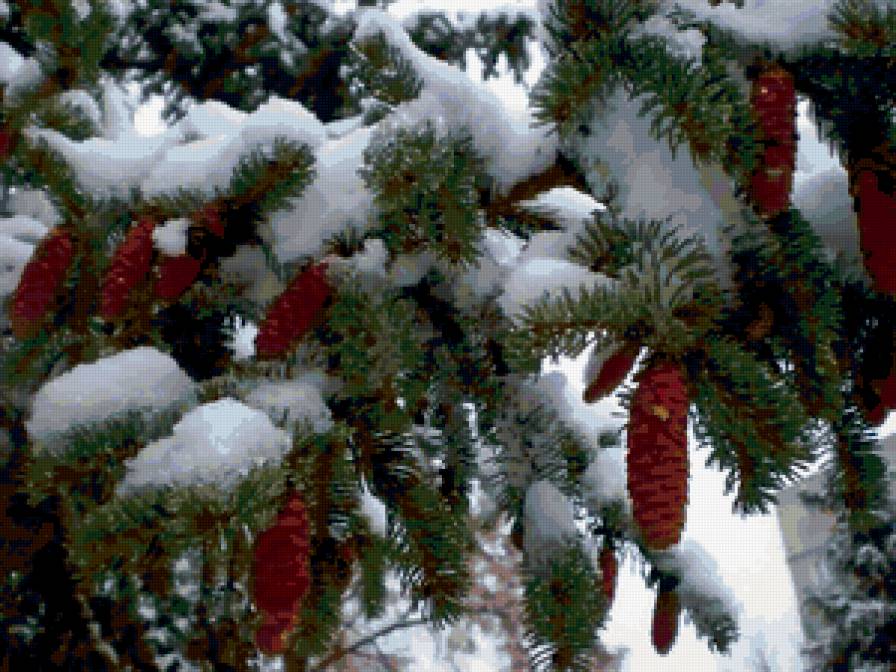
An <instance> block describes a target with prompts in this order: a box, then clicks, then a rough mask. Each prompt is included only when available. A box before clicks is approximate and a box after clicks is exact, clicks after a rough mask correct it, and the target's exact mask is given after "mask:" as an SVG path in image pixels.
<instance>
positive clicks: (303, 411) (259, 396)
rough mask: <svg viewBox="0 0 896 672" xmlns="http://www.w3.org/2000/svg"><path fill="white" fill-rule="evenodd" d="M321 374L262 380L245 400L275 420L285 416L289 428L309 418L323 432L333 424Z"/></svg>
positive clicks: (312, 425)
mask: <svg viewBox="0 0 896 672" xmlns="http://www.w3.org/2000/svg"><path fill="white" fill-rule="evenodd" d="M322 376H323V374H322V373H317V372H309V373H307V374H305V375H303V376H300V377H299V378H298V379H296V380H284V381H276V382H265V383H262V384H261V385H259V386H258V387H256V388H255V389H254V390H252V392H251V393H250V394H249V396H247V397H246V403H247V404H248V405H249V406H252V407H253V408H257V409H259V410H261V411H264V412H265V413H267V414H268V416H269V417H270V418H271V420H273V421H274V422H279V421H280V419H281V418H283V417H284V416H286V422H287V424H288V427H289V428H292V427H294V426H295V425H296V424H297V423H300V422H307V423H310V425H311V427H312V429H313V431H314V432H316V433H318V434H322V433H324V432H326V431H327V430H329V429H330V428H331V427H332V426H333V418H332V415H331V414H330V409H329V408H327V405H326V404H325V403H324V400H323V398H322V397H321V387H322V385H323V377H322Z"/></svg>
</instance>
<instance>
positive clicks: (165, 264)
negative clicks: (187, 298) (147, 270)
mask: <svg viewBox="0 0 896 672" xmlns="http://www.w3.org/2000/svg"><path fill="white" fill-rule="evenodd" d="M201 269H202V264H201V263H200V261H199V260H198V259H195V258H193V257H192V256H190V255H189V254H181V255H179V256H176V257H165V258H164V259H163V260H162V263H161V264H159V269H158V278H157V280H156V286H155V293H156V296H158V297H159V298H161V299H165V300H169V301H170V300H174V299H176V298H178V297H179V296H180V295H181V294H183V293H184V292H185V291H186V290H187V288H188V287H190V285H192V284H193V281H194V280H195V279H196V276H197V275H199V271H200V270H201Z"/></svg>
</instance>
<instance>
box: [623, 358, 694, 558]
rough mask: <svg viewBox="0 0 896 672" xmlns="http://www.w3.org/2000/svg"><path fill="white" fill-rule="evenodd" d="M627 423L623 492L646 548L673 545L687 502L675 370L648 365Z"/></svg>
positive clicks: (682, 399) (683, 408) (682, 413)
mask: <svg viewBox="0 0 896 672" xmlns="http://www.w3.org/2000/svg"><path fill="white" fill-rule="evenodd" d="M637 381H638V388H637V389H636V390H635V393H634V396H633V398H632V404H631V413H630V416H629V423H628V432H627V434H628V454H627V456H626V462H627V468H628V492H629V495H630V496H631V500H632V505H633V510H634V517H635V522H636V523H637V524H638V527H639V528H640V530H641V533H642V535H643V537H644V541H645V543H646V544H647V546H648V547H649V548H652V549H655V550H662V549H665V548H668V547H669V546H672V545H673V544H677V543H678V541H679V539H680V538H681V531H682V529H683V528H684V520H685V508H686V507H687V500H688V451H687V417H688V406H689V404H688V397H687V390H686V388H685V383H684V378H683V376H682V373H681V370H680V368H679V367H678V366H677V365H675V364H672V363H669V362H661V363H658V364H653V365H651V366H649V367H648V368H646V369H644V370H643V371H642V372H640V373H639V374H638V377H637Z"/></svg>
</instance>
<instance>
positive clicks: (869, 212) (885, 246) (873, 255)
mask: <svg viewBox="0 0 896 672" xmlns="http://www.w3.org/2000/svg"><path fill="white" fill-rule="evenodd" d="M856 196H857V199H856V200H857V208H856V210H857V212H858V224H859V238H860V241H861V245H862V252H863V253H864V255H865V268H867V269H868V275H870V276H871V279H872V280H873V281H874V287H875V289H876V290H877V291H879V292H884V293H887V294H893V295H896V194H887V193H884V192H883V191H882V190H881V189H880V183H879V178H878V176H877V174H876V173H875V172H874V171H873V170H862V171H861V172H860V173H859V175H858V178H857V179H856Z"/></svg>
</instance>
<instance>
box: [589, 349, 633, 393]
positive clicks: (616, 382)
mask: <svg viewBox="0 0 896 672" xmlns="http://www.w3.org/2000/svg"><path fill="white" fill-rule="evenodd" d="M637 357H638V348H637V346H633V345H628V344H626V345H621V346H619V347H617V348H615V349H613V348H610V349H607V350H605V351H602V352H600V353H598V352H596V351H595V352H594V353H593V354H592V356H591V359H590V360H589V361H588V366H587V367H586V368H585V379H586V380H590V381H591V382H590V383H588V387H586V388H585V391H584V392H583V393H582V400H583V401H584V402H585V403H586V404H593V403H594V402H595V401H598V400H599V399H602V398H603V397H605V396H607V395H608V394H610V393H611V392H612V391H613V390H615V389H616V388H617V387H619V386H620V385H621V384H622V381H623V380H625V377H626V376H627V375H628V373H629V371H631V370H632V368H634V366H635V360H636V359H637Z"/></svg>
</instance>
